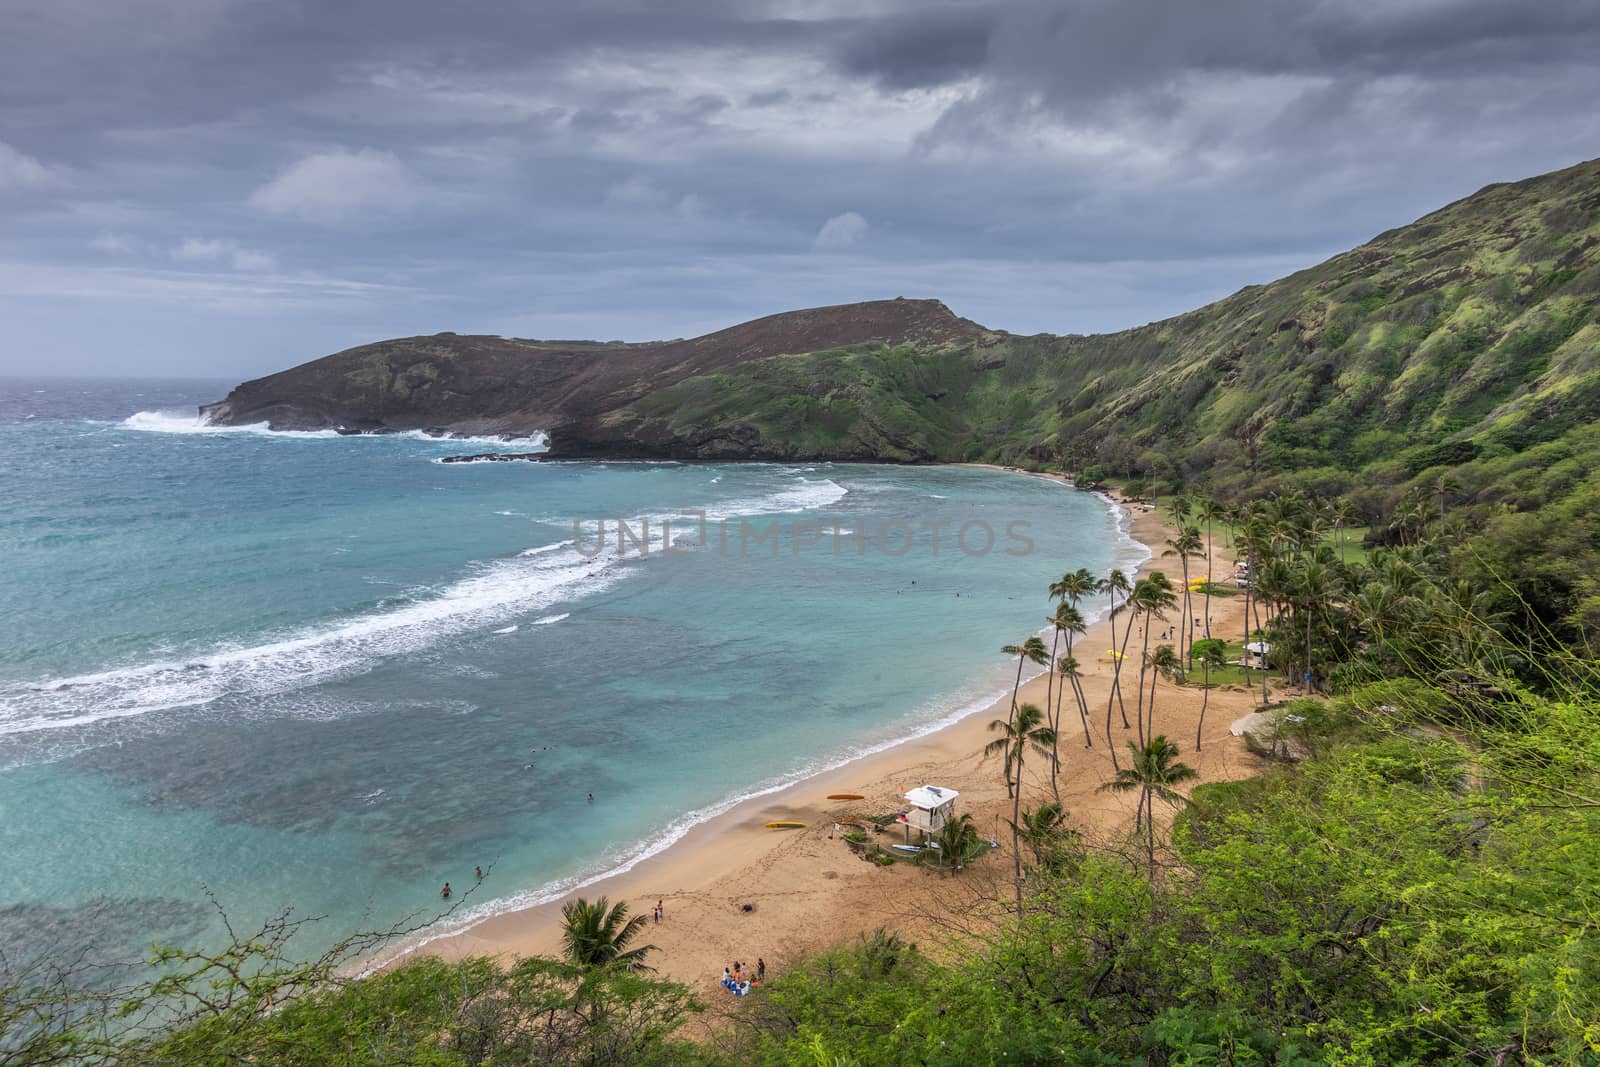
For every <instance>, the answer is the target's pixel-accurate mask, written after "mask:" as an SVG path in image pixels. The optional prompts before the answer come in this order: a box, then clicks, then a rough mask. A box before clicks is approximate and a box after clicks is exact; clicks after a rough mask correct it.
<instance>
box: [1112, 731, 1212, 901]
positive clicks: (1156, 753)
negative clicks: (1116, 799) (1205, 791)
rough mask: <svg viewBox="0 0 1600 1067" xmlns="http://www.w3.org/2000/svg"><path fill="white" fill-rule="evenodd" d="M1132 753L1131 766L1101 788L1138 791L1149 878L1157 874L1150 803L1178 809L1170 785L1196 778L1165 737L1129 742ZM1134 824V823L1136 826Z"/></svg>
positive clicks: (1179, 799) (1180, 797)
mask: <svg viewBox="0 0 1600 1067" xmlns="http://www.w3.org/2000/svg"><path fill="white" fill-rule="evenodd" d="M1128 750H1129V751H1130V752H1132V753H1133V758H1132V762H1131V764H1130V766H1128V767H1127V768H1126V769H1124V770H1120V771H1118V772H1117V776H1116V777H1115V778H1113V779H1111V781H1109V782H1107V783H1106V784H1105V785H1102V786H1101V787H1100V790H1101V791H1102V792H1106V791H1110V792H1113V793H1127V792H1130V791H1131V790H1134V789H1137V790H1139V815H1138V822H1140V823H1142V824H1143V826H1144V831H1145V846H1146V849H1147V851H1148V853H1149V857H1150V877H1151V878H1152V879H1153V878H1154V877H1155V874H1156V829H1155V819H1154V817H1153V816H1154V811H1153V810H1152V804H1151V801H1152V800H1153V799H1154V798H1156V797H1160V798H1161V799H1162V800H1164V801H1165V802H1166V803H1168V804H1171V805H1172V806H1173V807H1177V806H1178V805H1179V804H1181V803H1183V801H1184V799H1185V798H1184V796H1183V794H1181V793H1179V792H1178V791H1177V790H1176V789H1174V788H1173V786H1175V785H1178V784H1180V783H1182V782H1187V781H1192V780H1193V779H1195V778H1198V777H1199V775H1198V774H1197V773H1196V772H1195V769H1194V768H1193V767H1191V766H1189V765H1188V764H1187V763H1178V762H1176V761H1177V758H1178V746H1177V745H1175V744H1173V743H1172V742H1171V741H1168V740H1167V738H1166V735H1164V734H1162V735H1157V736H1155V737H1152V738H1151V739H1150V740H1149V741H1147V742H1146V743H1145V744H1143V745H1136V744H1134V743H1133V742H1132V741H1129V742H1128ZM1136 825H1137V823H1136Z"/></svg>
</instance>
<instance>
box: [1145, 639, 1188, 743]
mask: <svg viewBox="0 0 1600 1067" xmlns="http://www.w3.org/2000/svg"><path fill="white" fill-rule="evenodd" d="M1147 658H1148V659H1149V660H1150V669H1151V670H1152V671H1153V672H1154V677H1152V678H1151V679H1150V716H1149V721H1150V727H1149V730H1148V731H1147V732H1149V733H1154V732H1155V728H1156V682H1157V681H1158V680H1160V679H1162V678H1165V679H1167V680H1168V681H1170V682H1172V683H1174V684H1176V685H1182V684H1183V660H1181V659H1179V658H1178V654H1177V653H1176V652H1174V651H1173V650H1172V646H1171V645H1157V646H1156V647H1155V648H1153V649H1151V650H1150V653H1149V655H1148V657H1147Z"/></svg>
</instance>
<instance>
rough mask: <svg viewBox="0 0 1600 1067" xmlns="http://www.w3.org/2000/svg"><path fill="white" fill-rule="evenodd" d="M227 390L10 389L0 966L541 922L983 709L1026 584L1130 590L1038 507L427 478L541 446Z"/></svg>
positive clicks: (717, 473) (1017, 497) (1016, 492)
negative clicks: (216, 908) (185, 947)
mask: <svg viewBox="0 0 1600 1067" xmlns="http://www.w3.org/2000/svg"><path fill="white" fill-rule="evenodd" d="M230 384H231V383H227V382H177V381H133V382H113V381H88V382H85V381H68V380H42V381H30V380H17V379H0V947H3V948H4V949H5V950H6V951H7V952H8V953H10V954H12V955H33V954H38V953H60V952H64V951H66V950H68V949H70V948H71V947H73V946H76V945H79V944H92V945H94V946H96V949H97V951H98V952H99V953H100V954H101V955H115V954H119V953H120V954H121V955H122V956H124V957H136V956H137V955H138V954H139V952H140V951H141V948H142V946H145V945H148V944H149V943H150V942H151V941H152V940H153V939H163V940H175V941H182V942H186V943H204V942H206V941H207V940H208V939H212V938H215V937H216V936H217V930H218V925H217V919H216V916H215V913H214V912H213V911H212V909H211V907H210V905H209V904H208V902H207V894H208V893H209V894H210V895H211V896H214V897H215V899H216V900H217V901H218V902H219V903H220V904H221V905H222V906H223V907H225V908H226V910H227V912H228V913H229V915H230V916H231V917H232V918H233V920H234V922H235V925H236V926H237V927H241V928H249V927H250V926H252V925H253V924H255V923H257V922H259V921H261V920H262V919H264V918H266V917H268V916H270V915H272V914H274V913H276V912H278V911H280V910H281V909H283V908H292V909H294V911H295V913H296V914H300V915H325V916H327V918H326V920H324V921H323V922H322V923H320V924H318V926H317V928H316V929H315V930H314V931H313V932H312V933H311V934H309V935H307V937H305V938H303V939H302V943H301V947H302V949H303V950H305V951H310V950H311V949H314V948H317V947H319V944H320V943H326V942H330V941H332V940H333V939H334V938H335V937H337V936H338V935H341V934H343V933H346V932H349V931H351V930H354V929H356V928H369V927H383V926H387V925H389V924H390V923H393V922H396V921H398V920H400V919H401V918H403V917H404V916H407V915H414V914H423V913H431V912H432V910H433V909H434V908H435V906H436V904H437V892H438V889H439V886H440V885H441V884H442V883H443V882H445V881H450V882H452V883H453V884H454V885H455V886H456V887H457V888H458V889H459V888H463V887H465V886H468V885H470V884H471V883H472V881H473V879H472V870H473V867H474V866H476V865H482V866H484V867H486V868H492V869H491V873H490V876H489V878H488V879H487V880H486V882H485V883H484V885H483V886H482V887H481V888H480V889H479V890H478V891H477V893H476V894H475V895H474V897H473V899H472V907H471V909H470V914H469V915H468V916H467V918H470V917H471V916H472V915H479V914H482V913H484V912H485V911H490V910H499V909H504V908H506V907H510V906H515V905H524V904H528V903H532V902H535V901H538V900H543V899H549V898H550V897H552V896H555V895H559V894H561V893H562V892H564V891H566V890H567V889H570V888H571V887H572V886H574V885H577V884H581V883H582V882H584V881H586V880H588V879H590V878H592V877H594V876H596V875H598V874H600V873H602V872H605V871H608V870H612V869H615V868H617V867H618V866H619V865H622V864H625V863H628V862H630V861H633V860H636V859H637V858H638V857H640V856H641V855H643V854H645V853H646V852H649V851H651V850H654V849H658V848H660V847H663V846H664V845H665V844H667V843H669V842H670V841H671V840H673V839H674V838H675V837H676V836H678V835H680V834H681V833H682V831H683V830H684V829H685V828H686V827H687V826H688V825H690V824H692V823H693V822H694V821H696V820H699V819H702V818H705V817H707V816H708V815H709V814H712V813H714V812H715V811H717V810H721V809H722V808H725V807H726V806H728V805H729V804H730V803H732V802H734V801H736V800H737V799H739V798H741V797H744V796H748V795H751V794H752V793H755V792H759V791H761V790H764V789H770V788H773V787H775V786H777V785H780V784H782V783H784V782H788V781H792V780H794V779H796V778H797V777H800V776H803V775H805V774H807V773H809V772H813V771H815V770H818V769H820V768H822V767H824V766H828V765H831V764H834V763H837V762H838V761H840V760H841V759H844V758H846V757H848V756H849V755H851V754H854V753H859V752H862V751H865V750H867V749H869V748H873V747H876V746H881V745H883V744H886V743H890V742H893V741H895V740H897V739H903V738H904V737H906V736H908V735H910V734H913V733H918V732H925V731H927V730H929V729H931V728H933V727H935V726H936V725H938V724H941V723H944V722H948V721H950V720H951V719H952V718H953V717H956V716H959V715H960V714H961V713H962V712H963V711H964V710H971V709H973V708H975V707H978V706H981V705H982V703H984V702H985V701H986V700H987V699H989V698H991V697H992V696H994V695H995V694H997V693H998V692H1000V691H1002V690H1004V689H1005V688H1007V686H1008V684H1009V679H1010V675H1011V672H1012V669H1013V667H1014V665H1013V664H1011V663H1010V662H1009V661H1007V660H1005V659H1004V658H1002V657H1000V656H999V655H998V654H997V649H998V648H999V646H1000V645H1001V644H1003V643H1006V642H1009V641H1015V640H1017V639H1019V638H1021V637H1024V636H1026V635H1027V634H1029V633H1031V632H1034V631H1036V630H1038V629H1039V627H1041V626H1042V625H1043V621H1044V616H1045V615H1046V613H1047V611H1048V609H1049V604H1048V602H1047V598H1046V596H1045V592H1044V590H1045V587H1046V585H1047V584H1048V583H1049V582H1050V581H1051V580H1052V579H1054V578H1056V577H1058V576H1059V575H1060V574H1061V573H1062V572H1063V571H1066V570H1071V569H1075V568H1077V567H1079V566H1085V567H1088V568H1090V569H1091V570H1093V571H1095V572H1097V573H1101V572H1104V571H1105V570H1106V569H1107V568H1109V567H1111V566H1118V565H1120V566H1129V565H1132V564H1135V563H1137V562H1138V561H1139V560H1140V559H1142V557H1143V555H1144V553H1143V550H1142V549H1140V548H1139V547H1138V546H1136V545H1134V544H1133V543H1132V542H1130V541H1129V540H1128V539H1127V538H1126V536H1125V535H1123V534H1122V533H1121V532H1120V531H1119V529H1118V527H1117V523H1116V520H1115V517H1114V516H1113V514H1112V513H1111V511H1109V510H1108V507H1107V505H1106V504H1105V503H1104V502H1103V501H1101V500H1099V499H1097V498H1096V497H1093V496H1091V495H1089V494H1085V493H1078V492H1074V491H1071V490H1069V489H1067V488H1064V487H1062V486H1060V485H1057V484H1054V483H1049V482H1045V481H1042V480H1039V479H1032V478H1025V477H1019V476H1016V475H1008V474H1003V473H999V472H993V471H986V470H979V469H968V468H901V467H887V466H858V465H788V466H786V465H774V464H746V465H736V464H719V465H687V464H673V463H648V464H647V463H626V464H624V463H480V464H459V465H456V464H442V463H439V462H437V460H439V459H440V458H441V457H443V456H446V455H454V454H463V453H469V452H474V451H483V450H485V449H488V448H493V449H495V450H508V449H509V450H517V449H528V450H535V449H536V448H537V447H538V445H537V442H534V441H523V442H512V443H509V444H502V443H498V442H496V443H493V444H491V445H485V444H483V443H474V442H461V441H436V440H428V439H425V438H421V437H417V436H391V437H366V438H341V437H338V436H336V435H327V434H323V435H305V434H293V435H290V434H270V433H266V432H264V431H261V430H232V431H219V430H217V429H214V428H209V427H204V426H201V425H200V424H199V423H198V421H197V419H196V418H195V415H194V410H195V405H197V404H199V403H202V402H206V401H211V400H215V399H217V398H219V397H220V396H222V395H223V394H224V393H225V392H226V390H227V388H228V386H229V385H230ZM700 513H703V518H702V515H701V514H700ZM663 517H666V518H669V519H671V520H672V527H671V530H672V533H671V540H672V544H673V546H674V547H675V548H676V549H677V551H676V552H675V553H674V554H672V555H670V556H668V555H663V554H662V552H661V547H662V541H663V538H662V534H661V526H660V520H661V518H663ZM618 519H621V520H624V521H626V522H627V524H628V528H629V530H630V531H631V532H632V533H633V535H634V537H635V538H637V537H638V536H639V534H640V532H641V529H642V523H643V522H644V521H648V523H649V539H648V547H649V551H648V552H647V553H645V554H643V555H641V552H640V550H639V548H638V546H637V544H636V543H635V542H634V541H629V542H628V544H627V547H626V551H625V552H624V553H622V554H620V555H619V553H618V550H617V527H616V520H618ZM602 520H605V521H604V530H605V542H604V549H603V550H600V551H597V549H598V545H599V537H600V530H601V528H602ZM575 523H576V524H577V525H576V531H575V525H574V524H575ZM575 532H576V534H577V537H576V540H575ZM936 534H937V537H938V547H937V549H936V548H935V545H934V539H935V535H936ZM986 547H987V548H988V550H987V551H986V552H985V551H982V550H983V549H985V548H986ZM590 793H593V795H594V801H593V802H592V803H591V802H589V801H588V800H587V796H588V794H590ZM457 918H458V919H459V918H461V917H460V916H457Z"/></svg>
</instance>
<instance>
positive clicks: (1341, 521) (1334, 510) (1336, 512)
mask: <svg viewBox="0 0 1600 1067" xmlns="http://www.w3.org/2000/svg"><path fill="white" fill-rule="evenodd" d="M1355 514H1356V508H1355V505H1354V504H1352V503H1350V501H1349V500H1348V499H1347V498H1345V497H1342V496H1341V497H1338V498H1336V499H1335V500H1334V501H1333V503H1331V504H1329V505H1328V519H1329V521H1331V522H1332V523H1333V537H1334V542H1335V543H1336V544H1337V545H1338V546H1339V558H1340V559H1343V558H1344V529H1345V527H1346V526H1348V525H1350V520H1351V519H1353V518H1355Z"/></svg>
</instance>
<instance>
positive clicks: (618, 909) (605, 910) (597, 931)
mask: <svg viewBox="0 0 1600 1067" xmlns="http://www.w3.org/2000/svg"><path fill="white" fill-rule="evenodd" d="M609 905H610V902H609V901H608V900H607V899H606V898H605V897H601V898H600V899H599V900H597V901H595V902H594V903H593V904H591V903H589V902H588V901H587V900H584V899H583V898H582V897H579V898H578V899H576V900H569V901H568V902H567V903H565V904H563V905H562V906H561V941H562V950H563V951H564V952H565V953H566V957H567V959H569V960H571V961H572V962H573V963H576V964H578V965H579V966H580V967H604V966H606V965H608V964H612V963H616V964H620V965H621V966H623V967H626V968H627V969H629V970H641V971H648V970H651V969H652V968H650V967H647V966H645V963H644V958H645V956H646V955H648V954H649V953H651V952H654V951H655V948H656V947H655V946H654V945H640V946H638V947H637V948H629V947H628V946H629V945H631V944H632V943H633V942H634V940H635V939H637V938H638V937H639V935H640V934H642V933H643V932H644V927H645V922H644V916H643V915H635V916H634V917H633V918H631V919H630V918H628V905H627V904H625V903H622V902H621V901H619V902H618V903H617V904H616V906H615V907H611V906H609Z"/></svg>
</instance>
